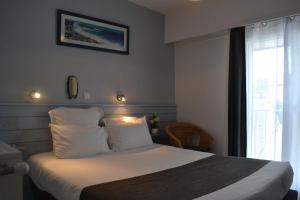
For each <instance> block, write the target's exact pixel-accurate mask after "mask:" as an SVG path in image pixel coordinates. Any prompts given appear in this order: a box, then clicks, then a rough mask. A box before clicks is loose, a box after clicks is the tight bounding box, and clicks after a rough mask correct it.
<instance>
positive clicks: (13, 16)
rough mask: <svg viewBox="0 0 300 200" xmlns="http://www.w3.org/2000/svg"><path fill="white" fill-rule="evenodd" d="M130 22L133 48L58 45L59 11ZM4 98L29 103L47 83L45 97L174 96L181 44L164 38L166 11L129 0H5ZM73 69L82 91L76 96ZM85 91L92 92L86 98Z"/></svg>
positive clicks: (0, 52)
mask: <svg viewBox="0 0 300 200" xmlns="http://www.w3.org/2000/svg"><path fill="white" fill-rule="evenodd" d="M57 9H64V10H68V11H73V12H76V13H79V14H84V15H87V16H92V17H96V18H100V19H105V20H109V21H113V22H117V23H121V24H125V25H128V26H130V54H129V56H128V55H120V54H115V53H107V52H103V51H93V50H87V49H80V48H73V47H66V46H58V45H56V42H55V37H56V10H57ZM0 24H1V32H0V92H1V95H0V103H6V102H8V103H23V102H27V101H28V100H29V95H28V93H29V92H30V91H31V90H33V89H39V90H41V92H42V93H43V99H42V100H41V101H40V102H41V103H112V102H115V101H116V100H115V97H116V93H117V92H118V91H120V92H123V93H125V95H126V98H127V100H128V101H127V103H149V104H160V103H164V104H173V103H174V99H175V98H174V50H173V45H172V44H170V45H166V44H164V16H163V15H161V14H159V13H156V12H152V11H150V10H148V9H145V8H142V7H140V6H137V5H135V4H133V3H129V2H128V1H125V0H88V1H87V0H26V1H25V0H1V1H0ZM68 75H76V76H77V77H78V80H79V92H80V94H79V97H78V99H76V100H68V99H67V97H66V92H65V91H66V89H65V85H66V84H65V81H66V77H67V76H68ZM83 91H89V92H90V93H91V99H90V100H85V99H84V98H83V95H82V93H83Z"/></svg>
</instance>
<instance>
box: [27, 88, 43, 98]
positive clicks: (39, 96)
mask: <svg viewBox="0 0 300 200" xmlns="http://www.w3.org/2000/svg"><path fill="white" fill-rule="evenodd" d="M30 97H31V99H33V100H39V99H41V98H42V95H41V93H40V92H39V91H36V90H35V91H32V92H31V93H30Z"/></svg>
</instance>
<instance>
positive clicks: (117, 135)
mask: <svg viewBox="0 0 300 200" xmlns="http://www.w3.org/2000/svg"><path fill="white" fill-rule="evenodd" d="M107 131H108V138H109V144H110V146H111V147H112V149H113V150H114V151H117V152H118V151H124V150H127V149H133V148H137V147H142V146H148V145H152V144H153V141H152V138H151V136H150V133H149V129H148V126H147V124H145V123H143V124H115V125H109V126H107Z"/></svg>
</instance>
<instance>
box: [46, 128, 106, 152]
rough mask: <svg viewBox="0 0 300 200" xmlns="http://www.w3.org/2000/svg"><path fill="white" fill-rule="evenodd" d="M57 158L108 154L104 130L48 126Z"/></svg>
mask: <svg viewBox="0 0 300 200" xmlns="http://www.w3.org/2000/svg"><path fill="white" fill-rule="evenodd" d="M50 128H51V133H52V140H53V152H54V154H55V156H56V157H57V158H81V157H86V156H92V155H95V154H99V153H107V152H110V149H109V147H108V144H107V139H108V134H107V132H106V130H105V128H101V127H98V126H93V127H84V126H76V125H55V124H50Z"/></svg>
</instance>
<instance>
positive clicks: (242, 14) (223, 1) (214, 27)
mask: <svg viewBox="0 0 300 200" xmlns="http://www.w3.org/2000/svg"><path fill="white" fill-rule="evenodd" d="M295 13H300V1H299V0H203V1H200V2H193V3H192V4H190V6H187V7H184V8H180V9H176V10H171V11H169V12H167V14H166V24H165V41H166V42H174V41H180V40H183V39H187V38H191V37H197V36H203V35H207V34H211V33H214V32H218V31H221V30H227V29H229V28H232V27H237V26H243V25H246V24H249V23H253V22H257V21H261V20H264V19H270V18H275V17H281V16H284V15H290V14H295Z"/></svg>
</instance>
